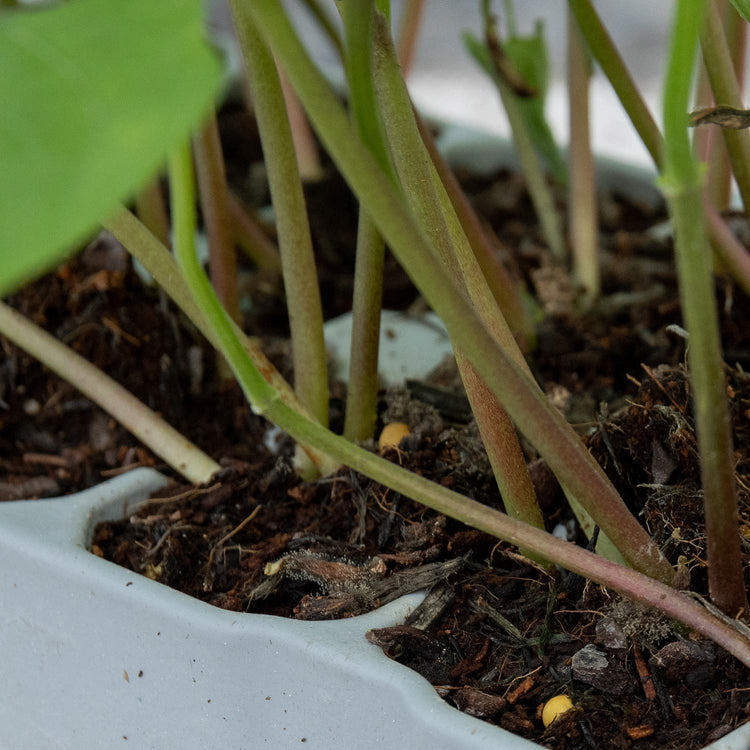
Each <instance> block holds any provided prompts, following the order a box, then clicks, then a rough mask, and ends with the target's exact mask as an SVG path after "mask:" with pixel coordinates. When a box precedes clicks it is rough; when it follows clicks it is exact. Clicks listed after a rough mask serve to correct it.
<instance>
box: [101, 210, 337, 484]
mask: <svg viewBox="0 0 750 750" xmlns="http://www.w3.org/2000/svg"><path fill="white" fill-rule="evenodd" d="M102 225H103V226H104V228H105V229H107V230H108V231H109V232H111V233H112V235H113V236H114V237H115V238H116V239H117V241H118V242H120V243H121V244H122V246H123V247H124V248H125V249H126V250H127V251H128V252H129V253H130V254H131V255H132V256H133V257H134V258H137V259H138V261H140V263H142V264H143V266H144V267H145V268H146V270H147V271H148V272H149V273H150V274H151V276H152V277H153V278H154V280H155V281H156V283H157V284H158V285H159V286H160V287H161V288H162V289H163V290H164V291H165V292H166V293H167V294H168V295H169V297H170V298H171V299H172V301H173V302H175V304H176V305H177V306H178V307H179V308H180V309H181V310H182V312H183V313H185V315H187V317H188V318H189V319H190V321H191V322H192V323H193V325H194V326H195V327H196V328H197V329H198V330H199V331H200V332H201V333H202V334H203V335H204V336H205V337H206V339H208V341H210V342H211V344H212V345H213V346H215V347H216V348H217V349H219V348H220V343H219V341H218V340H217V339H216V338H215V336H214V333H213V329H212V328H211V327H210V326H209V325H208V322H207V321H206V319H205V318H204V316H203V313H202V312H201V311H200V310H199V309H198V306H197V305H196V304H195V302H194V301H193V297H192V295H191V294H190V291H189V290H188V288H187V285H186V284H185V281H184V279H183V277H182V274H181V273H180V269H179V267H178V266H177V263H176V262H175V259H174V256H173V255H172V253H170V252H169V250H167V248H166V247H164V245H163V244H162V243H161V242H159V240H158V239H156V237H154V235H153V234H151V232H149V231H148V229H147V228H146V227H145V226H144V225H143V224H142V223H141V222H140V221H138V219H137V218H136V217H135V216H134V215H133V214H132V213H130V211H128V210H127V209H126V208H125V207H124V206H120V210H119V211H118V212H117V213H116V214H114V215H113V216H112V217H110V218H109V219H107V220H106V221H105V222H103V223H102ZM232 329H233V331H234V334H235V335H236V336H237V337H238V338H239V340H240V343H241V345H242V348H243V349H244V350H245V352H247V354H248V356H249V357H250V358H251V359H252V361H253V364H254V365H255V367H256V368H257V369H258V370H259V371H260V372H261V374H262V375H263V377H264V378H265V379H266V380H267V381H268V382H269V383H270V384H271V385H272V386H273V388H274V389H275V390H276V391H277V392H278V393H279V396H280V398H281V400H282V401H283V402H284V403H285V404H287V405H288V406H289V407H290V408H291V409H294V410H295V411H296V412H298V413H300V414H303V415H305V416H309V412H307V410H306V408H305V406H304V405H303V404H302V402H301V401H300V400H299V398H297V395H296V394H295V392H294V391H293V390H292V388H291V386H290V385H289V384H288V383H287V382H286V380H284V378H283V377H282V376H281V374H280V373H279V371H278V370H277V369H276V368H275V367H274V366H273V365H272V364H271V362H269V361H268V358H267V357H266V355H265V354H264V353H263V350H262V349H261V346H260V342H259V341H258V340H257V339H254V338H248V337H247V336H245V334H244V333H243V332H242V330H241V329H240V328H239V327H238V326H237V325H236V324H235V323H234V321H232ZM302 447H303V450H304V451H305V453H306V454H307V455H308V456H309V458H310V460H311V461H312V463H313V465H314V466H316V467H317V469H318V471H319V472H320V473H321V474H323V475H328V474H332V473H333V472H335V471H336V469H337V468H338V464H337V463H336V462H332V461H331V459H329V458H328V457H327V456H323V455H321V454H320V453H319V452H318V451H315V450H314V449H312V448H310V447H309V446H302Z"/></svg>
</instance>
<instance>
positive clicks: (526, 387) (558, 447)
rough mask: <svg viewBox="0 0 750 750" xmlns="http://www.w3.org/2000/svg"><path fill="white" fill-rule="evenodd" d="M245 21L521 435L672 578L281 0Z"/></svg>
mask: <svg viewBox="0 0 750 750" xmlns="http://www.w3.org/2000/svg"><path fill="white" fill-rule="evenodd" d="M236 20H237V22H238V24H239V25H241V26H244V25H247V26H249V25H251V24H254V23H257V24H258V27H259V28H260V29H261V31H262V33H263V35H264V37H265V38H266V39H268V40H269V42H270V43H272V45H273V48H274V51H275V52H276V54H278V55H279V57H280V59H282V60H283V62H284V66H285V69H286V71H287V74H288V75H289V78H290V80H291V82H292V84H293V85H294V87H295V90H296V91H297V93H298V95H299V97H300V100H301V101H302V103H303V105H304V107H305V109H306V110H307V113H308V115H309V116H310V120H311V122H312V124H313V126H314V127H315V128H316V131H317V133H318V135H319V137H320V138H321V139H322V141H323V143H324V145H325V147H326V149H327V151H328V153H329V154H330V155H331V156H332V158H333V160H334V161H335V162H336V164H337V166H338V168H339V170H340V171H341V173H342V174H343V175H344V177H345V179H346V180H347V182H348V183H349V185H350V187H351V188H352V189H353V191H354V193H355V194H357V195H358V196H359V198H360V200H361V201H362V202H363V203H364V205H365V206H366V208H367V210H368V211H369V212H370V214H371V215H372V217H373V219H374V220H375V222H376V224H377V225H378V227H379V229H380V231H381V232H382V233H383V235H384V237H385V239H386V241H387V242H388V245H389V246H390V247H391V248H392V249H393V251H394V253H396V256H397V257H398V259H399V261H400V262H401V264H402V265H403V266H404V268H405V269H406V270H407V272H408V273H409V275H410V276H411V278H412V279H413V280H414V281H415V282H416V284H417V286H418V287H419V289H420V291H421V292H422V294H423V295H424V296H425V298H426V299H427V301H428V302H429V304H430V305H431V306H432V308H433V309H434V310H435V311H436V312H437V314H438V315H439V316H440V317H441V318H442V319H443V322H444V323H445V325H446V327H447V329H448V331H449V333H450V335H451V338H452V339H453V340H454V341H460V342H461V345H462V347H463V348H464V350H465V352H466V354H467V356H468V357H469V359H470V360H471V362H472V364H473V365H474V366H475V368H476V369H477V372H478V373H479V374H480V375H481V376H482V379H483V380H484V381H485V383H487V385H488V386H489V388H490V390H491V391H492V392H493V393H494V394H495V396H496V397H497V398H498V399H499V401H500V402H501V403H502V404H503V405H504V406H505V408H506V410H507V411H508V413H509V414H510V416H511V419H512V420H513V421H514V423H515V424H516V425H517V426H518V428H519V429H520V430H521V432H522V433H523V434H524V435H525V436H526V437H527V438H528V439H529V440H530V441H531V442H532V443H533V444H534V445H535V447H536V448H537V450H538V451H539V453H540V454H541V455H542V456H543V457H544V458H545V459H546V460H547V463H548V464H549V466H550V468H551V469H552V471H553V472H554V473H555V474H556V476H557V477H558V478H559V479H560V480H561V481H562V482H563V483H564V484H566V486H567V487H568V489H569V490H570V491H571V492H573V493H574V494H575V496H576V497H577V498H578V499H579V501H580V502H581V503H583V504H584V505H585V506H586V507H587V509H588V510H589V511H590V512H591V515H592V516H593V517H594V520H595V521H596V522H597V524H598V525H599V527H600V528H601V529H602V530H603V531H604V532H605V533H606V534H607V535H608V536H609V537H610V538H611V539H612V541H613V542H614V544H615V545H616V546H617V548H618V549H619V550H620V551H621V552H622V554H623V557H624V558H625V560H626V561H627V563H628V564H629V565H632V566H633V567H635V568H636V569H638V570H641V571H644V572H647V573H648V574H649V575H652V576H653V577H655V578H658V579H660V580H663V581H667V582H671V580H672V578H673V576H674V573H673V570H672V567H671V566H670V565H669V563H668V562H667V561H666V559H665V558H664V557H663V555H662V554H661V553H660V551H659V549H658V547H656V545H655V544H654V543H653V541H652V540H651V539H650V537H649V536H648V534H647V533H646V532H645V531H644V529H643V528H642V527H641V526H640V525H639V524H638V522H637V521H636V520H635V519H634V518H633V516H632V514H631V513H630V512H629V511H628V510H627V508H626V507H625V504H624V503H623V501H622V498H620V497H619V495H618V494H617V491H616V490H615V489H614V487H613V486H612V483H611V482H610V481H609V479H608V478H607V477H606V475H605V474H604V472H603V470H602V469H601V467H600V466H599V465H598V464H597V463H596V461H594V459H593V458H592V457H591V454H590V453H589V452H588V451H587V450H586V449H585V447H584V446H583V444H582V442H581V440H580V438H579V437H578V435H576V433H575V432H574V431H573V429H572V428H571V427H570V425H568V424H567V423H566V422H565V419H564V418H563V417H562V415H561V414H560V413H559V412H558V411H557V410H556V409H554V408H553V407H552V406H550V405H549V403H548V402H547V400H546V399H545V398H544V396H543V394H541V392H540V391H539V388H538V387H537V386H536V385H535V384H534V382H533V380H532V379H531V378H529V376H528V375H527V374H526V373H525V372H523V371H522V370H521V369H520V368H519V366H518V365H517V364H515V362H514V361H513V360H512V358H511V357H510V356H509V355H508V354H507V353H506V352H505V351H504V350H503V349H501V348H499V347H497V345H496V344H495V341H494V339H493V338H492V336H491V335H490V334H489V333H488V332H487V331H486V330H485V328H484V327H483V326H482V325H481V323H479V321H478V320H477V319H476V317H475V314H474V312H473V311H472V309H471V307H470V306H469V305H468V303H467V302H466V300H465V299H464V297H463V294H462V293H461V292H460V291H459V290H458V288H457V287H456V286H455V284H454V283H453V282H452V281H451V279H450V278H449V277H448V276H447V275H446V274H445V272H444V271H442V270H441V269H440V268H438V267H436V264H435V261H434V257H435V256H434V255H433V253H432V250H431V248H430V246H429V244H428V243H427V241H426V240H425V238H424V237H423V235H422V234H421V232H420V230H419V229H418V228H417V227H416V226H415V224H414V222H413V219H412V218H411V217H410V216H409V214H408V212H407V211H406V210H405V209H404V207H403V205H402V197H401V196H400V195H399V193H398V191H397V190H396V189H395V188H394V186H393V184H392V183H391V182H390V180H389V178H388V177H387V176H386V175H385V174H383V172H382V170H381V169H380V168H379V166H378V164H377V162H376V161H375V160H374V158H373V156H372V155H371V154H370V152H369V151H368V150H367V148H366V147H365V146H364V145H363V144H362V143H361V141H360V139H359V137H358V135H357V133H356V132H355V131H354V130H353V128H352V126H351V124H350V123H349V122H348V119H347V116H346V113H345V112H344V111H343V109H342V107H341V105H340V104H339V103H338V101H337V100H336V97H335V95H334V94H333V92H332V91H331V90H330V88H329V86H328V84H327V82H326V81H325V79H324V78H323V77H322V76H321V74H320V73H319V71H317V69H316V68H315V66H314V65H313V63H312V61H311V60H310V58H309V56H308V55H307V53H306V51H305V49H304V47H303V46H302V45H301V43H300V42H299V40H298V39H297V37H296V35H295V33H294V31H293V29H292V28H291V26H290V25H289V21H288V19H287V18H286V15H285V14H284V12H283V9H282V8H281V6H279V5H278V4H277V3H276V2H274V1H273V0H255V1H254V2H253V3H250V4H243V5H241V6H240V7H239V13H238V14H237V16H236Z"/></svg>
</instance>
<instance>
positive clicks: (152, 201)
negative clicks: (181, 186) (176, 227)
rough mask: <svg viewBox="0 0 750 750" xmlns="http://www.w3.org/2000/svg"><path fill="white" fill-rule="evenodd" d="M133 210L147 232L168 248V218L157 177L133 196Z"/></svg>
mask: <svg viewBox="0 0 750 750" xmlns="http://www.w3.org/2000/svg"><path fill="white" fill-rule="evenodd" d="M135 210H136V213H137V214H138V217H139V218H140V220H141V221H142V222H143V223H144V224H145V225H146V226H147V227H148V229H149V231H150V232H151V233H152V234H153V235H155V236H156V237H158V238H159V242H161V243H162V244H164V245H166V246H167V247H169V245H170V244H171V243H170V241H169V217H168V216H167V208H166V206H165V205H164V196H163V195H162V194H161V186H160V185H159V178H158V177H155V178H154V179H153V180H151V182H149V183H148V185H146V186H145V187H144V188H143V189H142V190H141V191H140V192H139V193H138V195H136V196H135Z"/></svg>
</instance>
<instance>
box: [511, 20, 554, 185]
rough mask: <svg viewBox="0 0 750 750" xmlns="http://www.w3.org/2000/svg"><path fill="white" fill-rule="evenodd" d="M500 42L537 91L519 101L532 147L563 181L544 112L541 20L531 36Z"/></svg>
mask: <svg viewBox="0 0 750 750" xmlns="http://www.w3.org/2000/svg"><path fill="white" fill-rule="evenodd" d="M503 46H504V49H505V54H506V55H508V57H509V58H510V60H511V62H512V63H513V65H514V66H515V68H516V70H518V72H519V73H520V74H521V76H522V77H523V78H524V79H525V80H526V81H527V83H528V84H529V85H530V86H531V87H532V88H534V89H535V90H536V92H537V95H536V96H534V97H531V98H529V99H520V100H519V104H520V105H521V110H522V112H523V116H524V118H525V120H526V126H527V127H528V128H529V132H530V135H531V140H532V141H533V142H534V147H535V148H536V150H537V152H538V153H539V155H540V156H541V157H542V158H543V159H544V161H545V162H546V163H547V167H548V168H549V170H550V172H551V173H552V176H553V177H554V179H555V180H556V181H557V182H558V183H559V184H561V185H564V184H565V183H566V182H567V181H568V175H567V169H566V166H565V162H564V161H563V159H562V158H561V157H560V152H559V151H558V148H557V144H556V143H555V139H554V137H553V135H552V131H551V130H550V128H549V125H548V124H547V118H546V117H545V115H544V102H545V96H546V94H547V83H548V61H547V44H546V42H545V39H544V26H543V24H542V23H541V22H539V23H537V25H536V29H535V33H534V35H533V36H512V37H510V38H509V39H507V40H506V41H505V44H504V45H503Z"/></svg>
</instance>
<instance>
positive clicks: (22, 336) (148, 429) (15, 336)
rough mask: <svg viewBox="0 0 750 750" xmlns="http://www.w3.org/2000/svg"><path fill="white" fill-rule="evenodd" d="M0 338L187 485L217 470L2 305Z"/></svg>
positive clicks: (80, 361) (127, 397)
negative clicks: (106, 417) (98, 411)
mask: <svg viewBox="0 0 750 750" xmlns="http://www.w3.org/2000/svg"><path fill="white" fill-rule="evenodd" d="M0 334H2V335H3V336H5V337H7V338H8V339H9V340H10V341H12V342H13V343H14V344H16V346H18V347H19V348H21V349H23V350H24V351H25V352H28V353H29V354H30V355H31V356H32V357H34V358H35V359H38V360H39V361H40V362H41V363H42V364H43V365H44V366H45V367H47V368H48V369H50V370H52V372H54V373H55V374H56V375H58V376H59V377H61V378H62V379H63V380H65V381H67V382H68V383H70V384H71V385H72V386H73V387H74V388H76V389H77V390H79V391H80V392H81V393H83V395H84V396H86V397H87V398H89V399H91V401H93V402H94V403H95V404H98V405H99V406H101V407H102V409H104V410H105V411H106V412H107V413H108V414H111V415H112V417H114V418H115V419H116V420H117V421H118V422H119V423H120V424H121V425H123V427H125V429H127V430H128V431H129V432H131V433H132V434H133V435H135V437H137V438H138V439H139V440H140V441H141V442H142V443H143V444H144V445H145V446H146V447H147V448H148V449H149V450H151V451H153V453H155V454H156V455H157V456H160V457H161V458H163V459H164V460H165V461H166V462H167V463H168V464H169V465H170V466H171V467H172V468H173V469H174V470H175V471H177V472H179V473H180V474H182V476H184V477H185V478H186V479H187V480H188V481H189V482H195V483H196V484H200V483H203V482H208V480H209V479H211V477H212V476H213V475H214V474H215V473H216V472H217V471H219V469H220V468H221V467H220V466H219V464H217V463H216V462H215V461H214V460H213V459H211V458H210V457H209V456H207V455H206V454H205V453H204V452H203V451H202V450H200V448H197V447H196V446H195V445H193V444H192V443H191V442H190V441H189V440H188V439H187V438H186V437H184V436H183V435H181V434H180V433H179V432H177V430H175V429H174V428H173V427H170V426H169V425H168V424H167V423H166V422H165V421H164V420H163V419H162V418H161V417H159V416H158V415H157V414H156V413H155V412H154V411H152V410H151V409H149V408H148V407H147V406H146V405H145V404H144V403H143V402H142V401H139V400H138V399H137V398H136V397H135V396H133V394H132V393H130V392H129V391H127V390H125V388H123V387H122V386H121V385H120V384H119V383H116V382H115V381H114V380H112V378H110V377H109V376H108V375H106V374H105V373H103V372H102V371H101V370H100V369H99V368H98V367H95V366H94V365H92V364H91V363H90V362H88V361H86V360H85V359H84V358H83V357H81V356H80V355H79V354H76V353H75V352H74V351H73V350H72V349H70V348H69V347H67V346H65V344H63V343H61V342H60V341H58V340H57V339H56V338H55V337H54V336H52V335H50V334H49V333H47V332H46V331H44V330H43V329H41V328H39V327H38V326H36V325H34V324H33V323H32V322H31V321H30V320H27V319H26V318H24V317H23V315H21V314H19V313H17V312H16V311H15V310H13V309H12V308H11V307H8V305H6V304H4V303H2V302H0Z"/></svg>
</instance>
